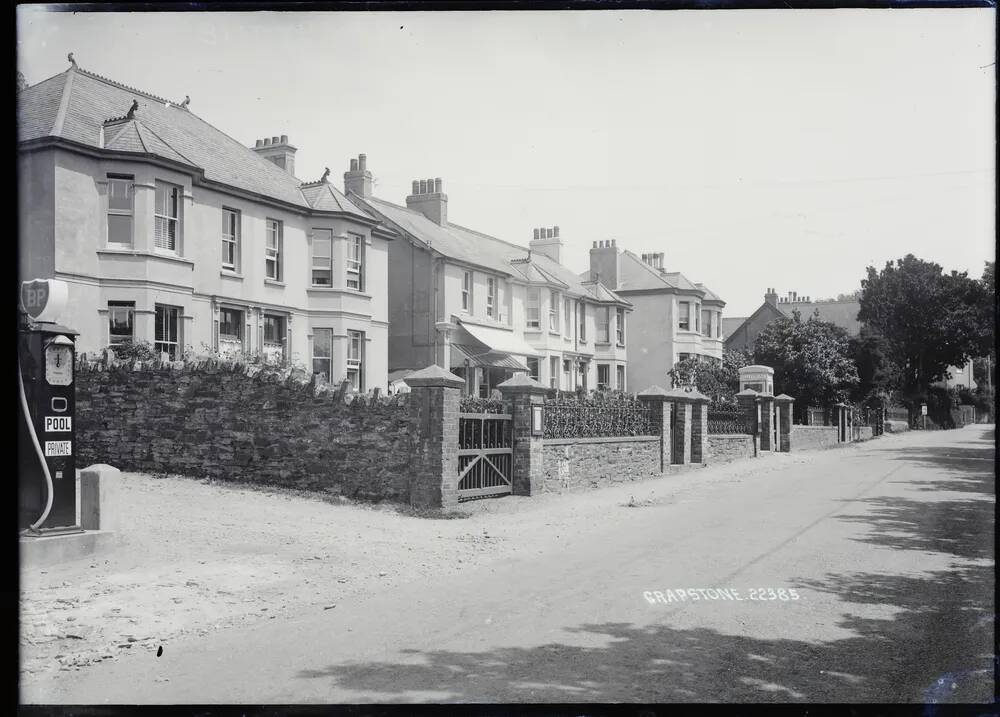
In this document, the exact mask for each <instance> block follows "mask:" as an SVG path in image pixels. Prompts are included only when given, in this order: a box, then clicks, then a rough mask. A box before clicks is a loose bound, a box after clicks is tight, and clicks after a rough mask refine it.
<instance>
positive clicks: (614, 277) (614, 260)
mask: <svg viewBox="0 0 1000 717" xmlns="http://www.w3.org/2000/svg"><path fill="white" fill-rule="evenodd" d="M621 273H622V255H621V252H619V251H618V246H617V244H616V241H615V240H614V239H610V240H608V239H605V240H602V241H598V242H595V245H594V247H593V248H591V250H590V278H591V280H592V281H600V282H601V283H603V284H604V285H605V286H606V287H608V288H609V289H611V290H612V291H614V290H615V289H617V288H618V282H619V281H620V280H621Z"/></svg>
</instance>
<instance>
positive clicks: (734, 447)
mask: <svg viewBox="0 0 1000 717" xmlns="http://www.w3.org/2000/svg"><path fill="white" fill-rule="evenodd" d="M741 458H753V436H750V435H747V434H745V433H733V434H722V433H716V434H709V436H708V462H709V463H728V462H729V461H735V460H739V459H741Z"/></svg>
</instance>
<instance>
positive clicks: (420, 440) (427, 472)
mask: <svg viewBox="0 0 1000 717" xmlns="http://www.w3.org/2000/svg"><path fill="white" fill-rule="evenodd" d="M403 382H404V383H405V384H406V385H407V386H409V387H410V395H411V396H412V399H411V400H412V401H413V408H414V410H415V411H416V416H417V433H418V436H417V445H418V449H417V461H416V465H414V466H413V474H412V476H411V478H410V505H412V506H414V507H417V508H451V507H454V506H456V505H458V412H459V406H458V403H459V398H460V394H461V389H462V387H463V386H464V385H465V381H463V380H462V379H461V378H459V377H458V376H456V375H455V374H453V373H451V372H449V371H446V370H445V369H443V368H441V367H440V366H438V365H437V364H434V365H431V366H428V367H427V368H425V369H421V370H420V371H415V372H414V373H411V374H410V375H409V376H407V377H406V378H404V379H403Z"/></svg>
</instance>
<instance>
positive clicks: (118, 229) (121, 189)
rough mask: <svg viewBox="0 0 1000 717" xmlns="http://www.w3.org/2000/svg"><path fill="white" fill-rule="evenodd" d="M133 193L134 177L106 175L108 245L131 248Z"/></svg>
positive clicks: (133, 210) (133, 208)
mask: <svg viewBox="0 0 1000 717" xmlns="http://www.w3.org/2000/svg"><path fill="white" fill-rule="evenodd" d="M134 191H135V184H134V177H132V176H126V175H114V174H109V175H108V244H113V245H115V246H118V247H130V246H132V221H133V215H134V212H135V195H134Z"/></svg>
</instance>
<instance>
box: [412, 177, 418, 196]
mask: <svg viewBox="0 0 1000 717" xmlns="http://www.w3.org/2000/svg"><path fill="white" fill-rule="evenodd" d="M410 194H420V182H418V181H417V180H416V179H414V180H413V191H412V192H410Z"/></svg>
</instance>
